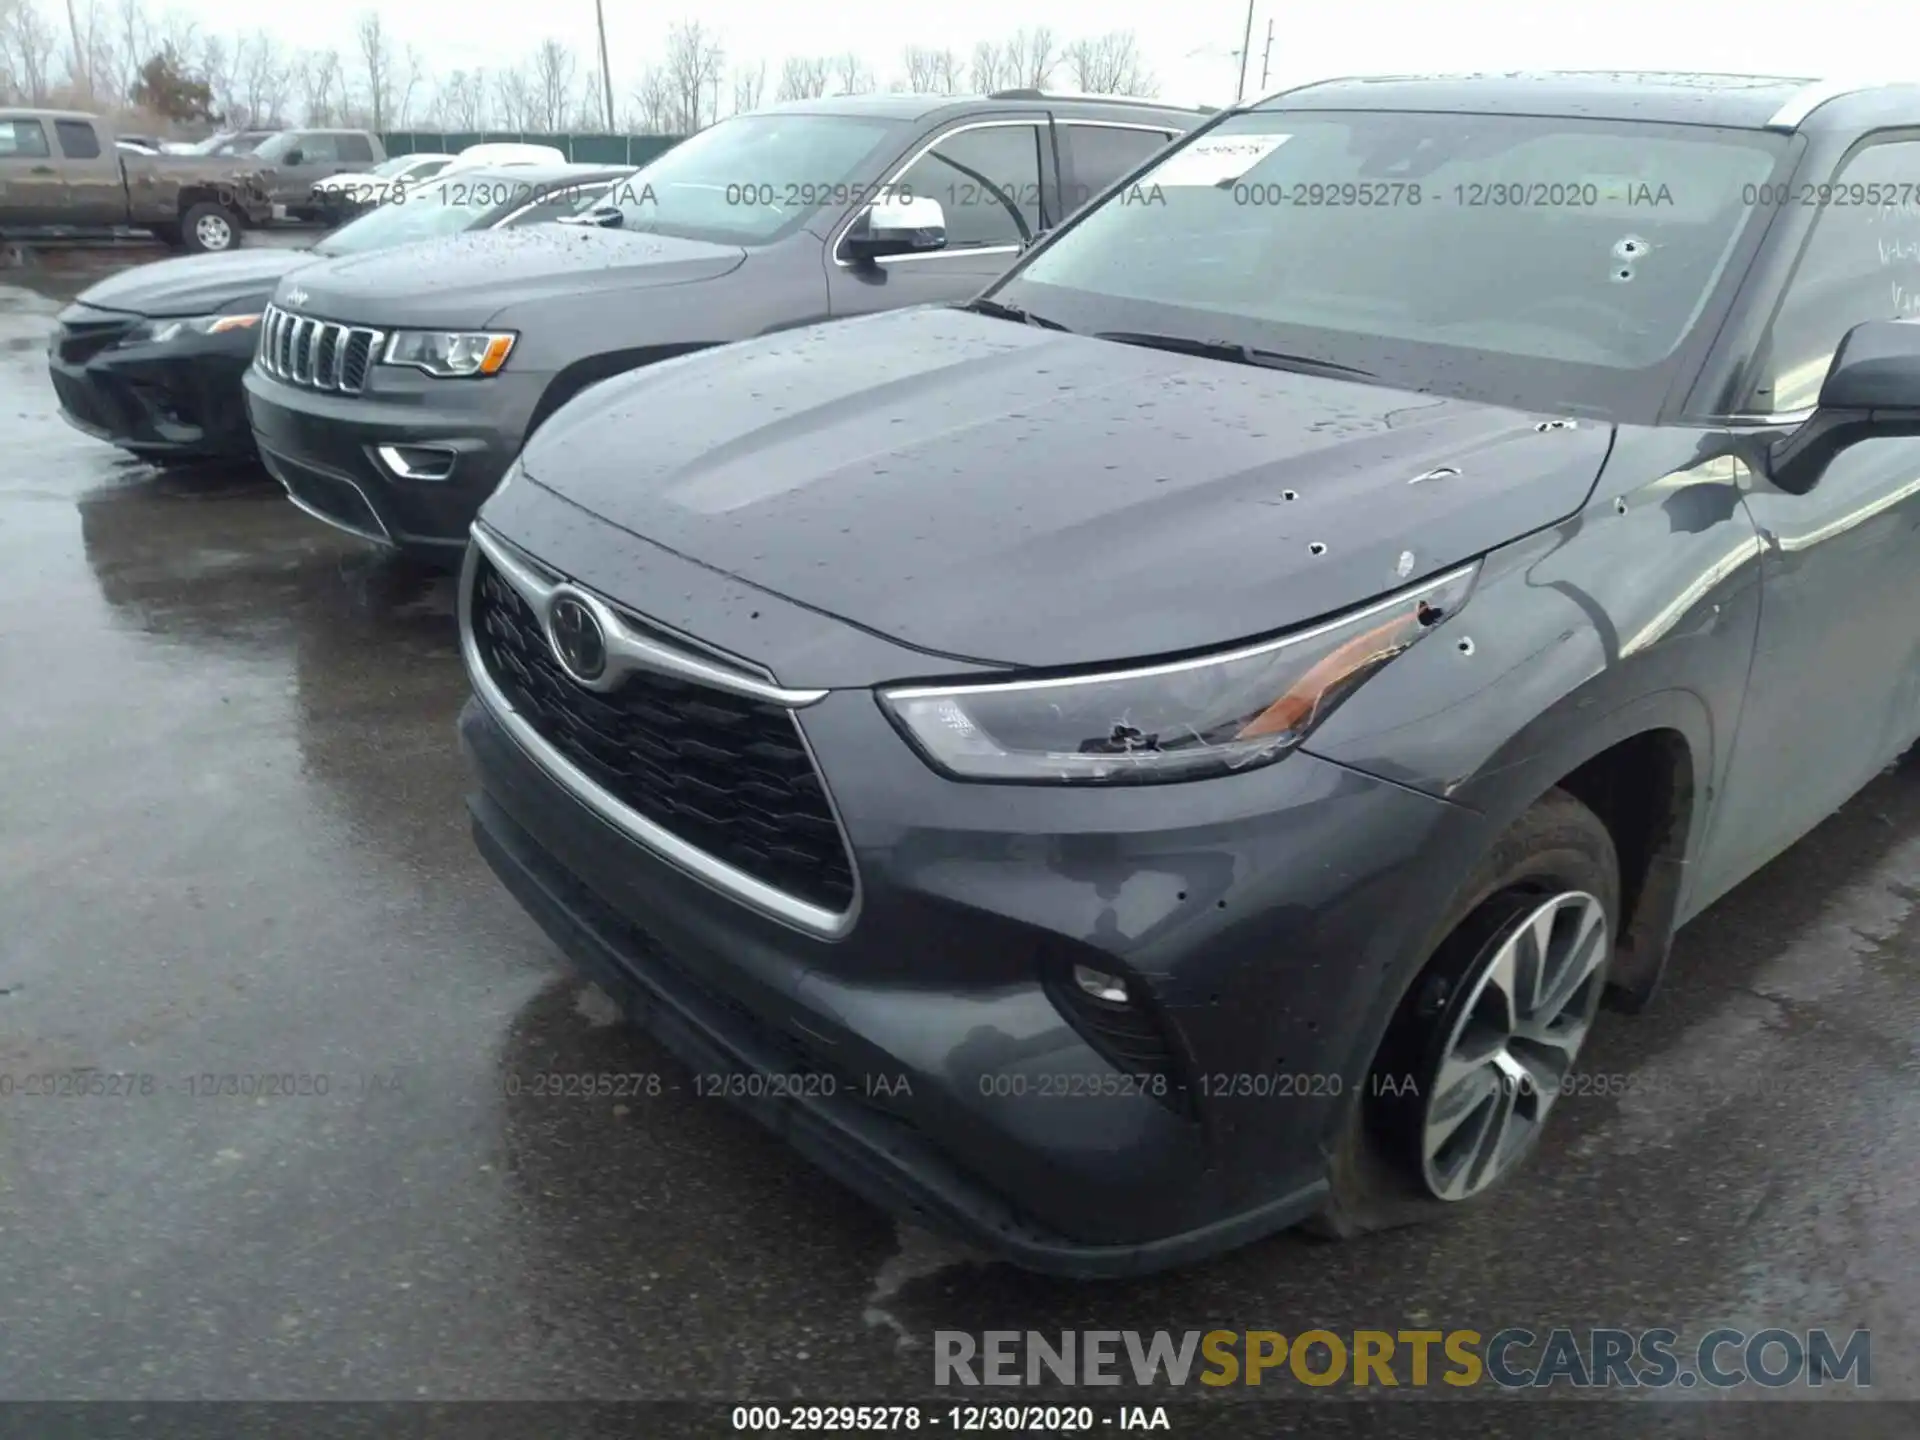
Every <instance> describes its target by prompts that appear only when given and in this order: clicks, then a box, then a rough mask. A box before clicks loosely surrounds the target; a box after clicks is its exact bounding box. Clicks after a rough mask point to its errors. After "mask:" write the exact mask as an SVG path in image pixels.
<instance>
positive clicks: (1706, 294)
mask: <svg viewBox="0 0 1920 1440" xmlns="http://www.w3.org/2000/svg"><path fill="white" fill-rule="evenodd" d="M1783 148H1784V147H1783V145H1782V142H1781V140H1780V138H1779V137H1776V136H1771V135H1766V134H1761V133H1756V132H1751V131H1736V130H1718V129H1709V128H1706V127H1696V126H1666V125H1651V124H1637V123H1621V122H1610V121H1589V120H1572V119H1553V118H1540V117H1532V116H1493V115H1462V114H1425V113H1422V114H1412V113H1406V112H1389V111H1374V112H1354V113H1338V112H1327V111H1318V112H1313V111H1302V112H1294V113H1288V112H1285V111H1259V112H1254V113H1251V114H1246V115H1240V116H1235V117H1233V118H1232V119H1230V120H1227V121H1224V122H1222V123H1221V124H1220V125H1219V126H1218V127H1216V128H1214V129H1212V130H1210V131H1208V132H1207V133H1206V135H1204V136H1203V137H1201V139H1199V140H1198V141H1196V142H1194V143H1192V144H1191V145H1189V146H1187V147H1185V148H1184V149H1182V150H1179V151H1176V152H1174V153H1173V154H1171V155H1169V156H1167V157H1166V158H1165V159H1164V160H1162V161H1160V162H1159V163H1158V164H1156V165H1154V166H1152V167H1151V168H1150V169H1149V170H1147V171H1146V172H1145V173H1143V174H1141V175H1140V176H1139V177H1138V178H1137V181H1136V183H1135V184H1133V185H1132V186H1129V187H1127V188H1125V189H1122V190H1120V191H1117V192H1116V193H1115V194H1114V195H1113V196H1112V197H1111V198H1109V199H1108V200H1107V202H1106V203H1105V204H1103V205H1102V206H1100V208H1099V209H1098V210H1096V211H1093V212H1090V213H1089V214H1088V215H1086V216H1085V217H1084V218H1083V219H1082V221H1081V222H1080V223H1079V224H1077V225H1075V226H1074V227H1073V228H1072V229H1070V230H1068V231H1067V232H1065V233H1064V234H1062V235H1061V236H1060V237H1059V239H1058V240H1057V241H1056V242H1055V243H1054V244H1053V245H1051V246H1050V247H1047V248H1046V249H1044V250H1042V251H1041V252H1039V253H1037V254H1036V255H1035V256H1034V257H1033V258H1032V260H1031V261H1030V262H1029V263H1028V264H1026V265H1025V266H1023V267H1021V268H1019V269H1018V270H1016V271H1014V272H1013V274H1012V275H1011V276H1010V277H1009V278H1008V279H1007V280H1006V281H1005V282H1003V284H1002V285H1001V286H1000V287H999V288H998V289H996V290H995V291H994V294H995V297H996V298H997V299H999V300H1000V301H1002V302H1003V303H1005V304H1010V305H1017V306H1019V307H1021V308H1023V309H1026V310H1030V311H1032V312H1034V313H1036V314H1041V315H1044V316H1046V317H1048V318H1050V319H1053V320H1058V321H1061V322H1063V323H1065V324H1066V325H1067V326H1068V327H1070V328H1072V329H1074V330H1086V331H1122V330H1124V331H1135V332H1150V333H1156V334H1173V335H1177V336H1179V337H1182V338H1185V339H1188V340H1203V339H1207V340H1227V341H1230V342H1233V343H1235V344H1240V345H1248V346H1255V347H1259V348H1263V349H1270V350H1275V351H1279V352H1283V353H1286V354H1293V355H1304V356H1308V357H1311V358H1314V359H1319V360H1324V361H1328V362H1332V363H1334V364H1339V365H1345V366H1351V367H1355V368H1358V369H1361V370H1366V371H1371V372H1373V373H1375V374H1376V375H1378V376H1379V377H1380V378H1381V379H1382V380H1383V381H1385V382H1386V383H1389V384H1395V385H1400V386H1404V387H1406V388H1410V389H1420V390H1433V391H1439V392H1442V393H1455V394H1460V395H1465V396H1468V397H1470V398H1483V399H1492V400H1496V401H1498V402H1499V403H1505V404H1513V405H1518V406H1520V407H1522V408H1527V409H1539V410H1553V411H1563V412H1570V413H1588V414H1603V415H1604V414H1607V413H1609V412H1610V411H1619V410H1621V409H1622V408H1625V409H1628V410H1636V411H1639V410H1644V409H1645V408H1646V407H1647V406H1648V405H1649V404H1651V405H1652V406H1654V407H1655V408H1657V406H1658V404H1659V400H1660V398H1661V397H1663V396H1664V394H1665V391H1666V387H1667V384H1668V382H1669V381H1670V380H1671V378H1672V376H1671V374H1670V373H1669V362H1670V360H1671V357H1673V355H1674V353H1675V351H1676V349H1677V348H1678V347H1679V345H1680V344H1681V342H1682V341H1683V340H1684V339H1685V337H1686V336H1687V334H1688V333H1689V331H1690V330H1691V329H1692V327H1693V326H1694V325H1695V324H1696V322H1697V321H1698V320H1699V318H1700V316H1701V315H1702V313H1703V312H1704V310H1705V309H1706V307H1707V304H1708V302H1709V300H1710V298H1711V297H1712V296H1713V294H1714V291H1715V286H1716V283H1717V282H1718V280H1719V279H1720V277H1721V276H1722V274H1723V273H1724V271H1725V269H1726V266H1727V261H1728V259H1729V257H1730V256H1731V254H1732V252H1733V249H1734V246H1735V244H1736V242H1737V241H1738V240H1739V239H1740V237H1741V235H1742V234H1743V232H1744V230H1745V227H1746V223H1747V221H1748V220H1749V219H1750V218H1751V217H1753V216H1754V215H1756V214H1759V213H1761V212H1760V210H1759V208H1758V207H1756V206H1755V205H1754V204H1753V203H1752V201H1753V199H1754V196H1755V193H1756V186H1758V185H1759V184H1760V183H1761V182H1764V181H1765V180H1766V179H1767V178H1768V176H1769V175H1770V174H1771V173H1772V172H1773V170H1774V168H1775V166H1776V164H1777V163H1778V162H1779V159H1780V156H1781V154H1782V152H1783Z"/></svg>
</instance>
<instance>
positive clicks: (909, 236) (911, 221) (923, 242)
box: [846, 195, 947, 261]
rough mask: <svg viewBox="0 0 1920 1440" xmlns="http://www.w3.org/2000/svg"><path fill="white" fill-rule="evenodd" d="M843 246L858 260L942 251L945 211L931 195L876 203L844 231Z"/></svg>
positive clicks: (945, 219) (944, 243)
mask: <svg viewBox="0 0 1920 1440" xmlns="http://www.w3.org/2000/svg"><path fill="white" fill-rule="evenodd" d="M846 245H847V248H848V249H849V250H851V251H852V252H853V253H854V255H855V256H856V257H857V258H859V259H862V260H869V261H871V260H878V259H879V258H880V257H881V256H882V255H913V254H919V253H921V252H924V251H927V250H944V249H945V248H946V245H947V212H946V211H944V210H942V209H941V208H940V202H939V201H938V200H936V199H934V198H933V197H932V196H931V195H915V196H914V197H913V198H912V199H904V198H901V199H895V198H891V197H890V198H888V199H885V200H876V201H874V202H873V204H871V205H869V206H868V207H867V209H866V213H865V214H863V215H861V217H860V218H859V219H858V220H856V221H854V222H853V225H852V227H851V228H850V229H849V230H848V231H847V238H846Z"/></svg>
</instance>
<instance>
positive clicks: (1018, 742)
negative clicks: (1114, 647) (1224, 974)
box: [880, 563, 1479, 785]
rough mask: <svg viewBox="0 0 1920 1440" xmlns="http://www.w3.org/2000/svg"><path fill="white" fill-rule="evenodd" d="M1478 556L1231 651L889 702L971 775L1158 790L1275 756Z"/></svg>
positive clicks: (1456, 598) (1459, 586)
mask: <svg viewBox="0 0 1920 1440" xmlns="http://www.w3.org/2000/svg"><path fill="white" fill-rule="evenodd" d="M1478 571H1479V565H1478V564H1477V563H1475V564H1472V565H1467V566H1463V567H1461V568H1460V569H1458V570H1452V571H1449V572H1448V573H1446V574H1445V575H1441V576H1439V577H1437V578H1435V579H1433V580H1429V581H1426V582H1424V583H1422V584H1419V585H1415V586H1410V587H1408V588H1407V589H1405V590H1402V591H1399V592H1397V593H1396V594H1393V595H1390V596H1388V597H1387V598H1386V599H1384V600H1378V601H1375V602H1373V603H1372V604H1369V605H1366V606H1364V607H1362V608H1361V609H1359V610H1356V611H1353V612H1351V613H1350V614H1347V615H1344V616H1341V617H1340V618H1339V619H1337V620H1333V621H1329V622H1327V623H1325V624H1320V625H1315V626H1312V627H1311V628H1309V629H1306V630H1301V631H1297V632H1295V633H1294V634H1291V635H1285V636H1282V637H1281V638H1279V639H1277V640H1267V641H1263V642H1261V643H1260V644H1258V645H1248V646H1244V647H1242V648H1240V649H1237V650H1232V651H1228V652H1226V653H1225V654H1219V655H1208V656H1203V657H1201V658H1199V659H1196V660H1179V661H1173V662H1170V663H1167V664H1164V665H1149V666H1142V667H1140V668H1137V669H1131V670H1121V671H1114V672H1111V673H1108V674H1102V675H1069V676H1059V677H1056V678H1050V679H1038V680H1016V681H1012V682H1009V683H1006V684H985V685H945V686H903V687H900V688H897V689H892V690H884V691H882V692H881V693H880V701H881V705H882V707H883V708H884V709H885V710H886V711H887V712H888V713H889V714H890V715H891V716H892V717H893V718H894V719H895V721H896V722H897V723H898V724H899V725H900V727H901V729H902V730H904V731H905V732H906V734H907V735H908V737H909V738H910V739H911V740H912V741H913V743H914V745H915V746H916V748H918V749H919V750H920V752H921V753H922V754H923V755H924V756H925V757H926V758H927V760H928V761H929V762H930V763H931V764H932V765H933V767H934V768H935V769H936V770H940V771H942V772H944V773H946V774H948V775H952V776H954V777H956V778H958V779H963V780H993V781H1000V782H1003V783H1026V784H1053V785H1149V784H1157V783H1162V782H1166V781H1171V780H1197V779H1200V778H1202V777H1204V776H1209V775H1222V774H1231V773H1234V772H1236V771H1241V770H1247V769H1251V768H1253V767H1255V766H1259V765H1265V764H1268V763H1270V762H1272V761H1274V760H1278V759H1279V758H1280V757H1281V756H1283V755H1285V754H1287V753H1288V752H1289V751H1291V750H1293V749H1294V748H1295V747H1296V746H1298V745H1299V744H1300V742H1301V741H1302V740H1304V739H1305V738H1306V737H1307V736H1308V735H1309V734H1310V733H1312V731H1313V728H1314V726H1316V725H1318V724H1319V723H1320V722H1321V721H1322V720H1324V719H1326V718H1327V716H1328V715H1330V714H1332V713H1333V711H1334V710H1335V709H1336V708H1337V707H1338V706H1339V705H1340V704H1341V702H1342V701H1344V700H1345V699H1346V698H1347V697H1348V696H1349V695H1351V694H1352V693H1353V692H1354V691H1355V690H1356V689H1358V688H1359V687H1360V686H1361V685H1362V684H1364V683H1365V682H1366V680H1367V678H1368V677H1369V676H1371V675H1373V674H1374V673H1375V672H1377V671H1378V670H1379V669H1380V668H1381V667H1382V666H1383V665H1385V664H1387V663H1388V662H1389V661H1391V660H1392V659H1393V658H1394V657H1395V656H1396V655H1399V654H1400V653H1402V652H1403V651H1404V650H1406V649H1407V647H1408V646H1410V645H1413V644H1415V643H1416V642H1418V641H1419V640H1420V639H1421V638H1422V637H1423V636H1425V635H1428V634H1430V633H1431V632H1432V631H1433V630H1434V629H1435V628H1436V627H1437V626H1438V625H1439V624H1440V622H1441V621H1442V620H1444V619H1445V618H1446V617H1447V616H1449V615H1451V614H1452V613H1453V612H1454V611H1455V610H1457V609H1459V608H1460V606H1461V605H1463V604H1464V603H1465V602H1466V598H1467V595H1468V592H1469V591H1470V590H1471V589H1472V587H1473V580H1474V576H1475V575H1476V574H1477V573H1478Z"/></svg>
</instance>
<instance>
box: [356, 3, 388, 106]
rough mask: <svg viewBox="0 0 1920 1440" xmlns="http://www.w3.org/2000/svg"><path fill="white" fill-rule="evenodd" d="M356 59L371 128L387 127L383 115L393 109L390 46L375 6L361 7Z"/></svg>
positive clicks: (384, 27)
mask: <svg viewBox="0 0 1920 1440" xmlns="http://www.w3.org/2000/svg"><path fill="white" fill-rule="evenodd" d="M358 39H359V47H360V63H361V65H362V66H363V67H364V70H363V73H364V75H365V79H366V86H367V114H368V116H369V118H370V120H371V122H372V128H373V129H375V130H385V129H386V128H387V116H388V113H389V112H390V111H391V110H392V109H393V79H394V77H393V69H394V64H393V47H392V45H391V44H389V43H388V40H387V30H386V26H385V25H383V24H382V23H381V21H380V12H379V11H378V10H367V11H363V12H362V13H361V15H360V29H359V32H358Z"/></svg>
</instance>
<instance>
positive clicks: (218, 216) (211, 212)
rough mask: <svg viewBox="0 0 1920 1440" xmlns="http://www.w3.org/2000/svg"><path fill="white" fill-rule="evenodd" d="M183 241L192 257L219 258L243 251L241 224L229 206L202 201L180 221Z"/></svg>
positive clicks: (192, 207)
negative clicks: (221, 255) (208, 256)
mask: <svg viewBox="0 0 1920 1440" xmlns="http://www.w3.org/2000/svg"><path fill="white" fill-rule="evenodd" d="M180 237H181V244H182V246H183V248H185V249H186V250H187V252H188V253H189V254H193V255H217V254H220V253H221V252H223V251H227V250H235V249H238V248H239V245H240V224H239V222H238V221H237V220H236V219H235V218H234V216H233V212H232V211H230V210H228V209H227V208H226V207H225V206H223V205H219V204H216V203H215V202H213V201H211V200H202V201H200V202H199V203H198V204H196V205H192V206H189V207H188V209H187V213H186V214H185V215H183V216H181V217H180Z"/></svg>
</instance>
